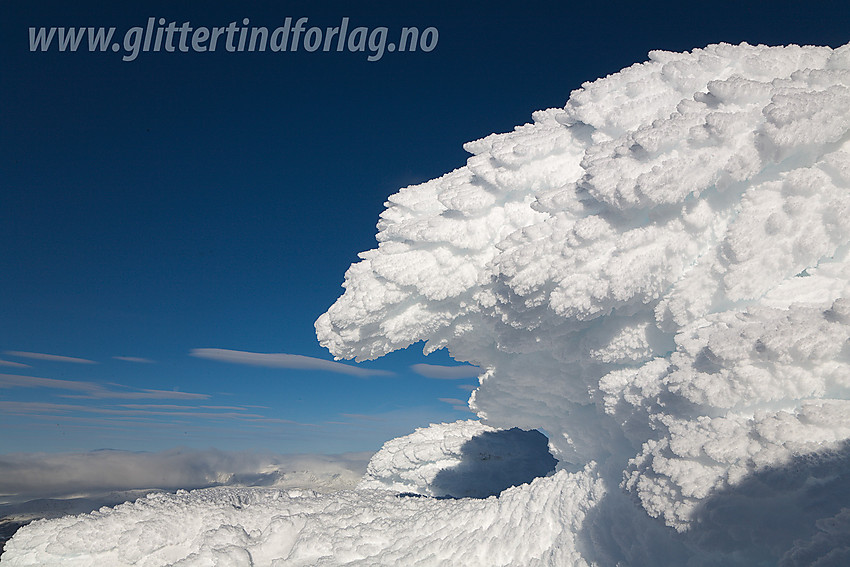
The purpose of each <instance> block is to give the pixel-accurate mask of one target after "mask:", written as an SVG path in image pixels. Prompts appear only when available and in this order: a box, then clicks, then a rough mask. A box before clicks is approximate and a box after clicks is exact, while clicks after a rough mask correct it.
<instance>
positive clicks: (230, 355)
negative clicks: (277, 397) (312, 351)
mask: <svg viewBox="0 0 850 567" xmlns="http://www.w3.org/2000/svg"><path fill="white" fill-rule="evenodd" d="M189 355H190V356H194V357H197V358H205V359H207V360H215V361H218V362H230V363H233V364H247V365H250V366H264V367H266V368H291V369H297V370H324V371H326V372H336V373H337V374H348V375H350V376H359V377H364V378H365V377H367V376H392V375H393V373H392V372H388V371H386V370H373V369H369V368H361V367H358V366H351V365H349V364H342V363H340V362H334V361H332V360H323V359H321V358H313V357H312V356H303V355H300V354H285V353H262V352H246V351H240V350H228V349H223V348H196V349H192V351H191V352H190V353H189Z"/></svg>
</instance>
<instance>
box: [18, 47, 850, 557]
mask: <svg viewBox="0 0 850 567" xmlns="http://www.w3.org/2000/svg"><path fill="white" fill-rule="evenodd" d="M465 148H466V149H467V150H468V151H469V152H470V153H471V154H472V157H470V158H469V160H468V162H467V165H466V166H465V167H462V168H460V169H457V170H455V171H453V172H451V173H448V174H446V175H444V176H443V177H441V178H439V179H435V180H432V181H429V182H427V183H424V184H422V185H418V186H414V187H408V188H405V189H402V190H401V191H400V192H399V193H397V194H395V195H393V196H391V197H390V198H389V201H388V203H387V209H386V210H385V211H384V213H383V214H382V215H381V220H380V222H379V224H378V229H379V232H378V236H377V239H378V243H379V244H378V247H377V249H374V250H370V251H368V252H364V253H362V254H361V259H362V260H361V261H360V262H358V263H356V264H354V265H352V266H351V268H350V269H349V271H348V272H347V274H346V281H345V284H344V286H345V293H344V295H343V296H342V297H341V298H340V299H339V300H338V301H337V302H336V303H335V304H334V305H333V306H332V307H331V308H330V309H329V310H328V312H327V313H326V314H324V315H323V316H322V317H320V318H319V320H318V321H317V322H316V329H317V334H318V337H319V340H320V341H321V343H322V344H323V345H325V346H326V347H328V348H329V349H330V351H331V352H332V353H333V354H334V355H336V356H338V357H341V358H356V359H358V360H365V359H371V358H375V357H379V356H382V355H384V354H387V353H389V352H391V351H393V350H396V349H401V348H405V347H407V346H409V345H411V344H414V343H416V342H418V341H425V350H426V351H434V350H436V349H440V348H447V349H448V350H449V352H450V353H451V354H452V356H453V357H454V358H455V359H457V360H461V361H468V362H470V363H472V364H475V365H478V366H480V367H481V368H482V372H483V373H482V375H481V377H480V381H481V384H480V387H479V388H478V389H477V390H476V391H475V392H474V393H473V395H472V398H471V399H470V405H471V407H472V408H473V410H474V411H475V412H477V414H478V417H479V418H480V420H481V422H482V424H483V425H470V424H469V423H463V422H459V423H458V424H454V425H442V426H435V428H432V429H431V432H430V433H428V434H426V433H424V432H418V434H414V435H411V436H408V437H407V438H404V441H401V440H394V441H392V442H390V443H388V444H387V446H386V447H385V449H384V450H382V452H381V453H379V454H378V455H376V457H375V458H374V459H373V462H372V463H371V464H370V474H369V476H368V477H367V479H366V480H364V483H363V484H362V485H361V488H360V489H359V490H357V491H352V492H343V493H337V494H332V495H314V496H304V495H296V496H297V497H296V496H292V495H287V494H283V493H281V494H279V495H277V496H275V498H276V500H273V501H272V500H269V498H271V496H268V495H266V496H263V497H262V498H261V497H260V496H254V497H252V498H253V500H252V499H248V500H246V501H245V502H242V501H241V500H240V504H239V505H240V506H241V508H239V511H238V512H235V511H233V510H231V509H230V508H227V509H226V511H222V512H220V513H219V512H216V513H215V514H213V513H212V512H207V513H206V514H207V515H206V516H205V515H204V514H203V513H201V512H199V510H200V511H203V510H211V509H213V508H208V507H206V506H207V504H206V503H205V500H204V499H209V500H210V501H227V502H230V501H231V500H232V499H233V498H236V496H234V495H233V494H230V493H227V494H225V493H215V494H212V495H207V496H202V494H200V493H199V494H196V493H192V494H191V495H188V496H187V497H185V498H184V499H183V500H179V499H176V500H174V502H171V500H169V499H167V498H164V497H158V498H159V499H158V500H156V501H153V502H150V503H148V504H144V505H141V504H139V503H137V504H136V505H135V506H136V507H137V508H138V510H135V509H132V508H127V507H126V506H130V505H126V506H125V507H124V508H118V509H116V510H115V511H108V512H101V513H98V514H96V515H94V516H91V517H87V518H85V519H82V520H78V522H79V523H80V524H79V525H77V526H76V527H73V529H72V528H71V527H68V526H65V525H64V524H63V526H62V527H61V530H60V526H59V525H58V524H49V523H48V524H46V525H45V526H32V527H31V528H28V529H24V530H22V531H21V532H20V533H19V534H18V535H17V536H16V537H15V538H14V539H13V540H12V541H11V542H10V545H11V551H9V552H7V555H8V556H9V557H10V559H9V564H10V565H25V564H32V563H27V558H28V557H30V558H32V557H38V556H39V553H58V554H62V553H70V552H68V551H67V549H69V547H68V545H70V544H66V543H64V542H66V541H69V538H71V535H69V534H73V533H74V530H76V533H79V534H82V533H86V530H89V527H88V526H94V525H99V524H103V525H112V524H110V523H109V522H112V523H114V522H118V525H121V526H125V527H124V528H122V529H123V531H122V529H116V530H114V535H111V534H112V532H104V531H101V532H99V533H98V534H96V535H93V536H92V537H94V539H95V540H101V539H103V538H112V541H113V545H114V546H118V545H119V543H118V542H119V541H123V540H122V539H121V538H122V537H124V538H126V537H131V539H132V537H133V536H132V535H130V534H132V533H134V532H132V530H133V529H136V527H135V526H134V524H132V522H131V521H130V520H126V521H122V520H116V519H115V518H119V517H124V516H127V517H128V518H131V519H132V518H137V520H136V521H137V522H138V523H142V522H145V521H148V520H146V519H143V517H145V518H146V516H144V514H147V513H148V510H150V509H152V507H157V506H160V507H162V506H164V505H165V504H164V503H166V502H170V503H169V504H168V506H167V509H169V510H170V509H172V508H173V507H174V506H178V505H179V506H181V507H182V508H181V510H184V513H187V514H191V515H192V517H193V518H195V520H194V521H195V522H196V523H197V524H198V525H197V526H195V527H187V528H184V530H188V531H189V532H191V533H187V534H185V535H184V536H180V537H181V538H187V539H188V540H191V542H193V543H191V544H182V545H183V547H181V548H180V549H181V551H180V552H179V553H178V552H176V551H175V552H174V553H173V554H172V555H166V554H165V553H164V552H162V553H161V555H160V557H162V558H165V557H168V558H169V560H171V559H173V558H176V557H178V555H179V556H180V557H181V558H183V561H184V562H183V563H180V565H212V564H223V563H214V562H213V559H214V558H215V557H226V558H229V559H227V561H228V563H227V564H234V565H236V564H239V565H241V564H245V565H249V564H251V563H250V562H249V561H254V563H255V564H263V565H268V564H277V565H465V566H470V565H487V566H496V565H517V566H519V565H522V566H530V565H559V566H560V565H618V564H619V565H686V564H689V565H759V564H769V565H775V564H780V565H785V566H791V565H846V564H850V496H848V495H850V449H848V443H847V439H848V438H850V347H848V338H850V256H848V255H850V246H848V244H850V45H848V46H844V47H841V48H839V49H835V50H833V49H830V48H827V47H797V46H788V47H765V46H750V45H747V44H742V45H738V46H731V45H725V44H721V45H712V46H709V47H706V48H704V49H696V50H694V51H692V52H690V53H669V52H661V51H658V52H652V53H650V55H649V61H647V62H645V63H641V64H636V65H634V66H632V67H629V68H627V69H624V70H623V71H621V72H619V73H616V74H614V75H611V76H609V77H606V78H604V79H600V80H597V81H595V82H592V83H587V84H585V85H583V87H582V88H581V89H579V90H577V91H575V92H573V93H572V95H571V96H570V98H569V101H568V102H567V103H566V106H565V107H564V108H560V109H550V110H545V111H539V112H536V113H534V115H533V123H531V124H526V125H523V126H520V127H517V128H516V129H515V130H514V131H513V132H510V133H507V134H499V135H491V136H488V137H486V138H483V139H481V140H477V141H475V142H470V143H468V144H466V146H465ZM485 426H486V427H485ZM513 427H519V428H523V429H534V428H539V429H542V430H544V431H546V432H547V434H548V435H549V443H550V448H551V450H552V453H553V454H554V456H555V457H556V458H557V459H558V460H559V463H558V470H557V472H555V473H554V474H552V475H550V476H547V477H544V478H538V479H536V480H535V481H534V482H532V483H530V484H527V485H523V486H519V487H516V488H511V489H508V490H506V491H505V492H503V493H502V495H501V496H500V497H499V498H495V497H491V498H488V499H478V500H474V499H461V500H449V499H435V498H427V497H423V498H406V497H401V498H400V497H398V496H396V495H393V493H392V492H388V491H380V490H376V489H380V488H382V487H383V488H390V489H393V488H394V489H398V487H399V486H408V487H412V488H413V489H416V490H414V491H418V492H419V493H421V494H434V492H433V491H430V487H429V482H431V480H432V479H433V478H435V476H436V475H437V472H436V471H435V470H433V469H434V466H431V465H429V463H441V462H443V463H444V464H445V463H448V462H451V461H452V458H454V457H453V456H452V455H455V457H456V454H457V451H458V450H459V449H458V447H459V444H458V442H457V439H461V438H462V439H471V438H473V437H474V436H475V435H476V434H477V433H478V429H480V431H482V432H483V431H491V429H490V428H496V429H508V428H513ZM476 428H478V429H476ZM435 436H436V437H440V436H442V437H445V438H446V439H449V438H451V439H455V440H454V441H447V442H445V443H443V444H442V445H441V444H440V441H439V440H438V439H435ZM435 447H436V449H435ZM439 447H444V448H445V450H441V449H439ZM411 455H414V456H415V455H419V456H418V457H415V458H413V457H410V456H411ZM423 455H424V456H423ZM455 462H456V461H455ZM449 464H450V463H449ZM445 466H448V465H445ZM429 467H430V468H429ZM436 468H440V466H437V467H436ZM405 483H406V484H405ZM240 498H242V497H241V496H240ZM178 500H179V502H178ZM251 510H256V512H252V511H251ZM225 512H226V513H225ZM260 513H262V515H263V516H262V517H263V518H264V520H263V521H257V520H256V519H255V516H254V514H260ZM128 522H129V523H128ZM66 523H68V522H66ZM249 524H250V526H249ZM255 524H256V525H255ZM234 526H239V527H234ZM69 530H70V531H69ZM51 533H52V534H54V535H53V536H52V537H54V540H50V537H51ZM56 533H58V534H60V536H61V537H59V536H56V535H55V534H56ZM62 534H64V535H62ZM168 537H169V534H166V533H164V532H163V534H162V538H164V539H168ZM57 538H58V539H57ZM63 538H64V539H63ZM60 544H61V545H60ZM80 545H82V544H80ZM97 545H100V544H97ZM146 545H148V544H146ZM149 545H154V544H149ZM157 545H159V544H157ZM162 545H163V546H164V545H165V544H164V543H163V544H162ZM175 545H176V544H175ZM63 546H65V547H63ZM88 547H89V548H97V549H100V548H98V547H97V546H96V545H95V544H91V543H89V544H88ZM78 549H79V547H78ZM158 549H159V548H158ZM162 549H164V548H162ZM39 550H40V551H39ZM160 552H161V549H160V551H156V553H160ZM81 553H82V552H81ZM127 553H129V551H127ZM151 553H154V552H151ZM181 554H182V555H181ZM192 554H194V555H192ZM216 554H219V555H216ZM227 554H229V555H227ZM115 557H117V556H115ZM210 558H213V559H210ZM252 558H253V559H252ZM274 559H277V561H278V563H275V562H274ZM5 560H6V556H4V564H5ZM116 560H117V559H116ZM221 561H225V559H221ZM239 561H242V562H241V563H240V562H239ZM161 563H162V562H159V563H157V562H156V561H153V562H151V563H140V564H151V565H153V564H161ZM69 564H73V563H69ZM114 564H118V563H114Z"/></svg>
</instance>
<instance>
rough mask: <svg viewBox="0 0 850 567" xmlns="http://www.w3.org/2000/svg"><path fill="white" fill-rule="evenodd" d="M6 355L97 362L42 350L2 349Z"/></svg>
mask: <svg viewBox="0 0 850 567" xmlns="http://www.w3.org/2000/svg"><path fill="white" fill-rule="evenodd" d="M3 354H5V355H6V356H14V357H18V358H29V359H32V360H44V361H47V362H70V363H72V364H97V362H95V361H94V360H89V359H87V358H76V357H73V356H61V355H58V354H45V353H43V352H25V351H20V350H7V351H3Z"/></svg>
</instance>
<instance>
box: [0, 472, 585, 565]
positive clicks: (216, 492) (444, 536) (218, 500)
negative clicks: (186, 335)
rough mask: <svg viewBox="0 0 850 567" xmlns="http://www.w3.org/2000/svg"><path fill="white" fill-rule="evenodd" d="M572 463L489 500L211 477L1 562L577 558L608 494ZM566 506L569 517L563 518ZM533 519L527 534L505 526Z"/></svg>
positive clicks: (26, 538)
mask: <svg viewBox="0 0 850 567" xmlns="http://www.w3.org/2000/svg"><path fill="white" fill-rule="evenodd" d="M593 476H594V475H592V474H589V472H583V473H578V474H572V475H570V474H568V473H566V471H563V472H561V473H559V474H557V475H555V476H553V477H550V478H543V479H539V480H537V481H535V482H534V483H533V484H532V485H530V486H525V487H523V489H518V488H512V489H508V490H507V491H505V492H504V493H503V494H502V495H501V497H500V498H498V499H496V498H495V497H491V498H490V499H487V500H479V499H473V498H468V499H462V500H434V499H422V498H406V497H399V496H397V495H396V494H394V493H392V492H386V491H372V490H361V491H343V492H336V493H333V494H319V493H315V492H310V491H281V490H268V489H235V488H213V489H207V490H198V491H193V492H191V493H185V492H183V493H178V494H176V495H174V494H154V495H151V496H149V497H148V498H146V499H141V500H138V501H136V502H135V503H132V504H131V503H127V504H122V505H120V506H117V507H115V508H103V509H102V510H100V511H98V512H94V513H92V514H90V515H87V516H79V517H78V516H66V517H65V518H60V519H58V520H51V521H49V522H44V521H42V522H36V523H34V524H30V525H29V526H27V527H25V528H22V529H21V530H20V531H19V532H18V533H17V534H16V535H15V537H14V538H12V539H11V540H10V541H9V543H8V544H7V547H6V549H7V551H6V554H5V555H4V556H3V563H4V565H5V564H6V563H7V561H8V564H9V565H39V566H41V565H53V564H61V565H67V566H69V567H73V566H83V565H86V566H88V565H109V566H111V567H122V566H126V565H137V566H152V565H175V566H180V567H189V566H197V567H200V566H209V565H220V566H228V567H241V566H245V567H248V566H254V565H286V566H305V567H312V566H320V565H340V564H344V565H362V566H366V565H387V566H393V567H395V566H398V565H410V566H414V565H492V566H494V567H495V566H500V565H511V564H514V565H516V564H521V565H529V566H533V565H569V564H572V563H574V562H576V561H580V557H579V555H578V553H577V552H576V551H575V549H576V546H575V534H576V532H577V531H578V529H579V528H580V527H581V523H582V520H583V518H584V514H585V511H586V509H587V508H588V507H589V506H591V505H592V503H593V500H594V499H595V498H598V497H599V496H601V494H602V490H601V487H600V485H599V482H598V481H596V480H594V479H593ZM553 517H557V518H559V519H560V520H561V522H563V523H554V522H552V521H551V518H553ZM517 523H519V525H522V526H523V529H524V530H527V532H528V533H527V534H526V536H525V537H523V538H522V541H516V540H513V539H506V538H504V537H501V534H504V533H507V532H510V531H512V530H514V529H515V527H516V525H517Z"/></svg>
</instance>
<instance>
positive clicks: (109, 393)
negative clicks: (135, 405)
mask: <svg viewBox="0 0 850 567" xmlns="http://www.w3.org/2000/svg"><path fill="white" fill-rule="evenodd" d="M112 386H117V387H118V388H122V389H120V390H119V389H111V388H107V387H106V386H104V385H102V384H97V383H95V382H84V381H78V380H58V379H56V378H39V377H37V376H19V375H17V374H0V388H51V389H55V390H66V391H69V392H77V393H75V394H66V395H65V396H64V397H66V398H81V399H98V400H102V399H121V400H137V399H139V400H141V399H146V400H152V399H153V400H206V399H208V398H209V397H210V395H209V394H196V393H192V392H177V391H172V390H150V389H145V388H143V389H132V388H127V387H126V386H122V385H120V384H113V385H112Z"/></svg>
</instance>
